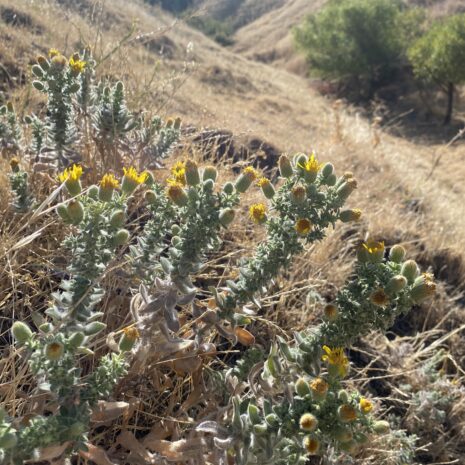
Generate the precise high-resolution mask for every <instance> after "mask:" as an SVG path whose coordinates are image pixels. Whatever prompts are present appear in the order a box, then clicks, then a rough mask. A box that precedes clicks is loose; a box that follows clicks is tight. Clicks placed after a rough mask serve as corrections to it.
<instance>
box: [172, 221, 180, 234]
mask: <svg viewBox="0 0 465 465" xmlns="http://www.w3.org/2000/svg"><path fill="white" fill-rule="evenodd" d="M180 232H181V228H180V227H179V226H178V225H177V224H173V225H172V226H171V233H172V234H173V235H174V236H177V235H179V233H180Z"/></svg>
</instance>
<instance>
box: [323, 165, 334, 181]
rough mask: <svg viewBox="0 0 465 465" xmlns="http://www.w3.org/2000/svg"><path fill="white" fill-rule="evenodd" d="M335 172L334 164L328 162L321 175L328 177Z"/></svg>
mask: <svg viewBox="0 0 465 465" xmlns="http://www.w3.org/2000/svg"><path fill="white" fill-rule="evenodd" d="M333 172H334V166H333V165H332V163H326V164H325V165H324V166H323V169H322V170H321V175H322V176H323V177H324V178H327V177H328V176H331V175H332V174H333Z"/></svg>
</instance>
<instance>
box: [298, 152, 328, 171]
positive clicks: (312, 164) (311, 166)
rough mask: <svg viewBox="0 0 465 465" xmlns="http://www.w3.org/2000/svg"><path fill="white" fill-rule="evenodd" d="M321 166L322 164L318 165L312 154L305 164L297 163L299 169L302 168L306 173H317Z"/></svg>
mask: <svg viewBox="0 0 465 465" xmlns="http://www.w3.org/2000/svg"><path fill="white" fill-rule="evenodd" d="M322 166H323V163H320V162H319V161H318V160H317V158H316V157H315V154H314V153H312V154H311V155H310V157H309V159H308V160H307V161H306V162H305V163H299V168H302V169H303V170H304V171H306V172H308V173H313V174H314V173H318V171H319V170H320V168H321V167H322Z"/></svg>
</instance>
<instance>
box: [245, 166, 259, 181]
mask: <svg viewBox="0 0 465 465" xmlns="http://www.w3.org/2000/svg"><path fill="white" fill-rule="evenodd" d="M242 174H244V175H245V176H247V177H248V178H249V179H250V181H255V179H257V178H258V171H257V170H256V169H255V168H254V167H253V166H247V167H246V168H244V170H243V171H242Z"/></svg>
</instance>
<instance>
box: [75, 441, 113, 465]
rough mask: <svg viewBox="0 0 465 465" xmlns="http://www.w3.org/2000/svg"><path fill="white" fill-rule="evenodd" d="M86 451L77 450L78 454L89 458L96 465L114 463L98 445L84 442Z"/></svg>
mask: <svg viewBox="0 0 465 465" xmlns="http://www.w3.org/2000/svg"><path fill="white" fill-rule="evenodd" d="M86 446H87V451H83V450H81V451H79V455H80V456H81V457H82V458H83V459H86V460H91V461H92V462H94V463H96V464H97V465H116V464H115V463H114V462H112V461H111V460H110V459H109V458H108V455H107V454H106V453H105V451H104V450H103V449H100V447H97V446H94V445H93V444H90V443H89V442H87V443H86Z"/></svg>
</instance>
